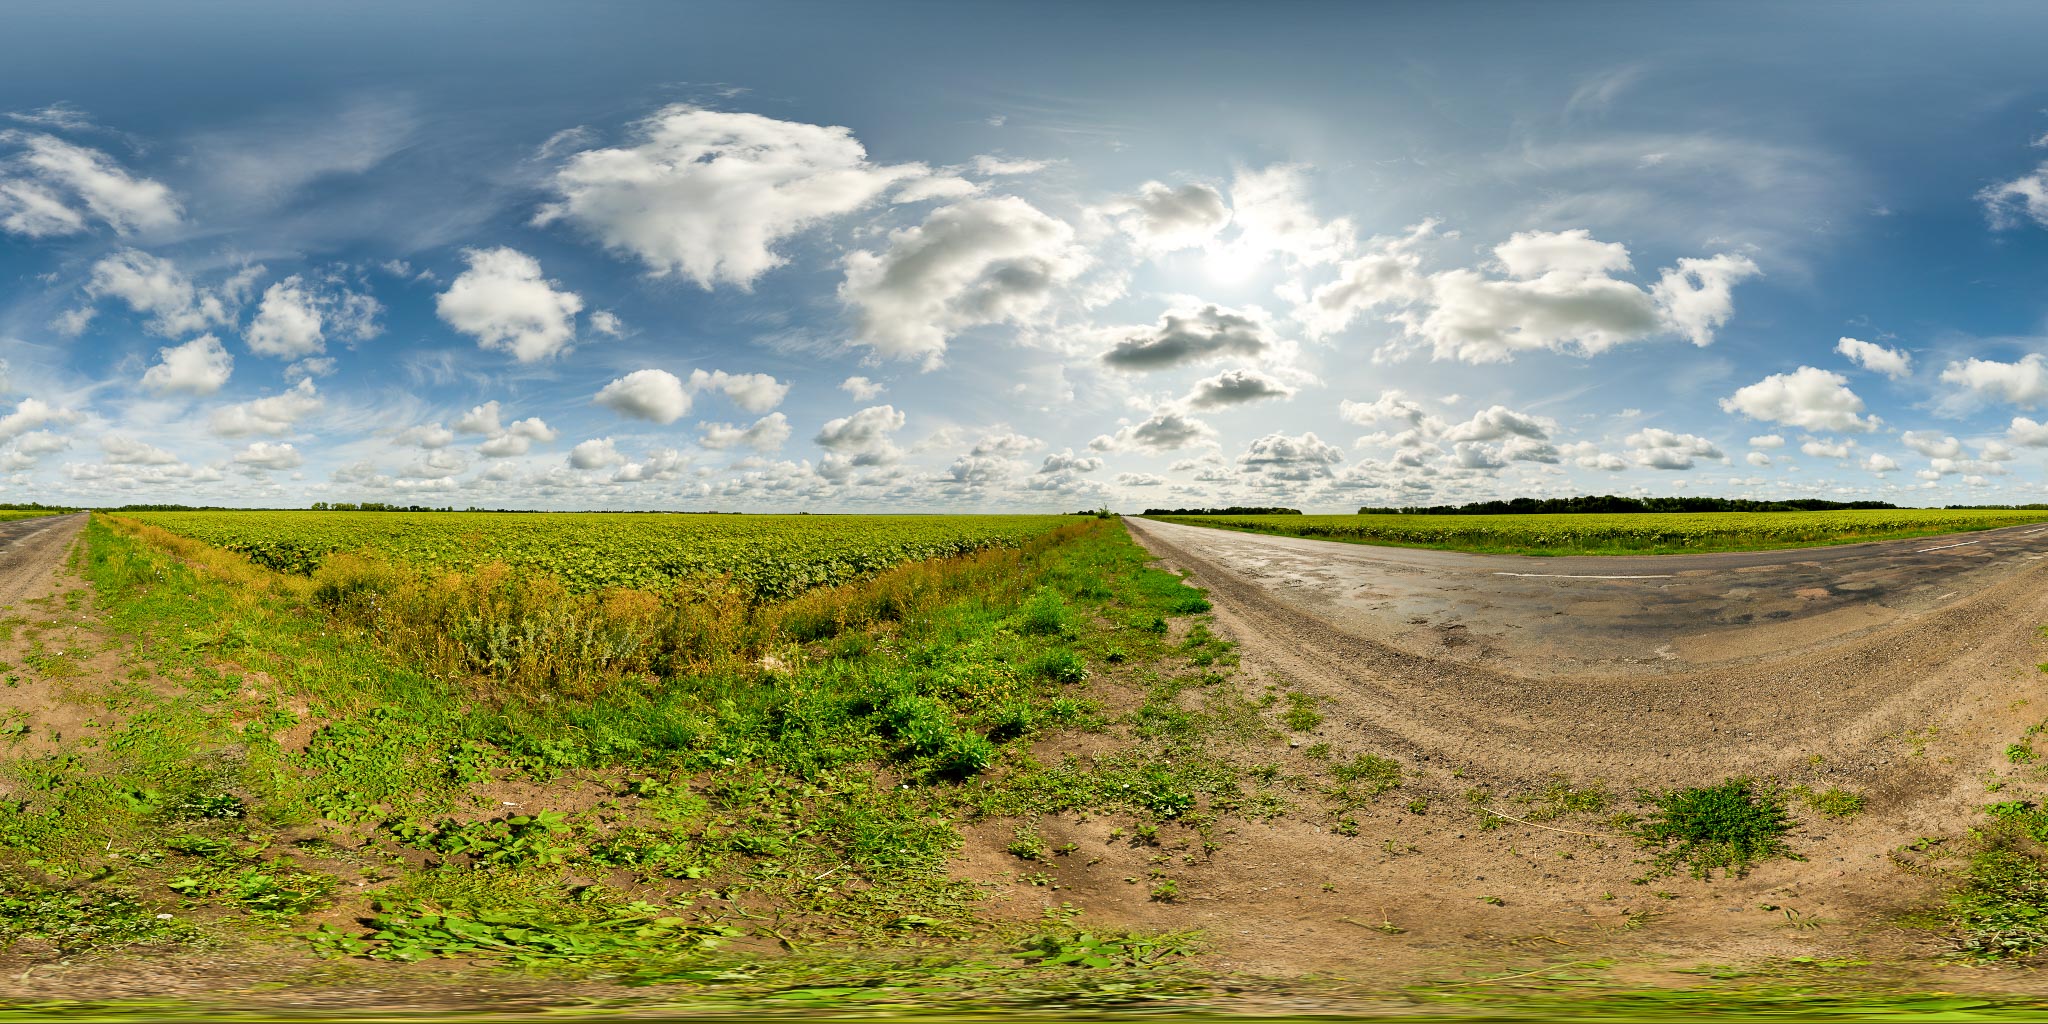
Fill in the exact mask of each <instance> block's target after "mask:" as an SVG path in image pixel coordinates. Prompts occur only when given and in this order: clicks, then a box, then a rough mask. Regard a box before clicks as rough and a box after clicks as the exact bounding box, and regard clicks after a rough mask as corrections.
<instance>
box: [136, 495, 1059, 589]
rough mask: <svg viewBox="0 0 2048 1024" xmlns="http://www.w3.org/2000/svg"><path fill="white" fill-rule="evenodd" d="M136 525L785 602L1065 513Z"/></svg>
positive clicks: (428, 517) (259, 558) (491, 515)
mask: <svg viewBox="0 0 2048 1024" xmlns="http://www.w3.org/2000/svg"><path fill="white" fill-rule="evenodd" d="M127 515H128V516H129V517H130V518H133V519H136V520H139V521H141V522H145V523H149V524H151V525H154V526H158V527H161V528H163V529H166V530H169V531H171V532H173V533H177V534H182V535H184V536H187V537H191V538H193V539H194V540H199V541H204V542H205V543H208V544H212V545H215V546H217V547H222V548H226V549H228V550H230V551H235V552H238V553H240V554H243V555H245V556H247V557H248V558H249V559H251V560H252V561H255V562H257V563H259V564H261V565H264V566H268V567H269V568H272V569H275V570H278V571H280V572H288V573H300V574H310V573H312V572H313V571H314V570H316V569H317V568H318V567H319V566H320V564H321V562H322V560H324V559H326V558H327V557H328V556H329V555H332V554H334V553H335V552H352V553H363V554H369V555H373V556H376V557H380V558H382V559H385V560H387V561H391V562H396V563H400V564H403V565H408V566H411V567H414V568H416V569H421V570H426V571H437V572H468V571H471V570H474V569H477V568H479V567H481V566H485V565H489V564H492V563H500V562H502V563H504V564H506V565H509V566H511V567H512V568H513V569H514V570H517V571H521V572H528V573H543V574H546V575H549V576H553V577H555V578H556V579H558V580H560V581H561V582H562V583H563V584H564V585H565V586H567V587H568V588H569V589H571V590H574V591H578V592H585V591H592V590H601V589H606V588H611V587H630V588H634V589H639V590H655V591H662V590H668V589H671V588H673V587H675V586H676V585H677V584H680V583H684V582H688V581H697V580H709V579H726V580H729V581H730V582H732V583H733V584H735V585H737V586H739V587H741V588H742V589H744V590H746V591H747V592H749V593H751V594H752V595H754V596H755V597H756V598H757V599H762V600H777V599H781V598H786V597H790V596H793V595H795V594H798V593H801V592H803V591H805V590H808V589H810V588H812V587H817V586H827V585H832V584H838V583H844V582H847V581H850V580H854V579H859V578H861V577H864V576H867V575H871V574H873V573H875V572H879V571H881V570H883V569H886V568H889V567H890V566H893V565H897V564H900V563H903V562H909V561H918V560H922V559H927V558H939V557H944V556H948V555H958V554H965V553H968V552H971V551H977V550H981V549H984V548H990V547H1010V546H1016V545H1018V544H1022V543H1023V542H1025V541H1027V540H1029V539H1031V538H1032V537H1036V536H1038V535H1040V534H1043V533H1046V532H1048V531H1050V530H1052V529H1053V528H1055V527H1057V526H1059V525H1061V524H1062V523H1066V522H1071V521H1072V520H1071V519H1067V518H1065V517H1061V516H803V515H762V516H754V515H748V516H736V515H685V514H668V513H618V514H608V513H496V512H429V513H403V512H232V511H229V512H139V513H127Z"/></svg>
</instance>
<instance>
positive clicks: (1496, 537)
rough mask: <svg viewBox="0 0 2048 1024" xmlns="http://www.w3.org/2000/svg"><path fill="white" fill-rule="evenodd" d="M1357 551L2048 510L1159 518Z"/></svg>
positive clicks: (1711, 543)
mask: <svg viewBox="0 0 2048 1024" xmlns="http://www.w3.org/2000/svg"><path fill="white" fill-rule="evenodd" d="M1152 518H1156V519H1159V520H1160V521H1162V522H1169V523H1186V524H1188V525H1191V526H1211V527H1218V528H1221V529H1226V530H1242V531H1245V532H1248V533H1271V534H1278V535H1281V536H1287V537H1312V538H1315V539H1317V540H1340V541H1348V542H1350V543H1354V544H1391V545H1396V546H1401V547H1419V548H1443V549H1447V550H1452V551H1476V552H1488V553H1501V554H1523V555H1610V554H1625V555H1659V554H1680V553H1685V552H1700V551H1760V550H1765V549H1769V548H1797V547H1815V546H1819V545H1826V544H1853V543H1856V542H1858V541H1867V540H1884V539H1887V538H1894V537H1925V536H1929V535H1933V534H1943V533H1960V532H1963V531H1967V530H1990V529H1996V528H1998V527H2001V526H2018V525H2022V524H2025V523H2038V522H2048V511H2006V510H1975V509H1964V510H1954V511H1950V510H1944V509H1882V510H1861V509H1858V510H1853V511H1841V512H1694V513H1682V512H1659V513H1628V514H1620V515H1597V514H1596V515H1500V516H1429V515H1339V516H1156V517H1152Z"/></svg>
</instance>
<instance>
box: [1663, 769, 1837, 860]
mask: <svg viewBox="0 0 2048 1024" xmlns="http://www.w3.org/2000/svg"><path fill="white" fill-rule="evenodd" d="M1651 802H1652V803H1653V804H1655V805H1656V810H1655V811H1653V812H1651V814H1650V815H1649V817H1647V818H1646V819H1644V820H1643V821H1642V822H1641V823H1640V824H1639V825H1638V826H1637V827H1636V837H1637V838H1638V839H1639V840H1641V841H1642V843H1643V845H1644V846H1646V847H1649V848H1651V849H1653V850H1655V851H1656V853H1655V855H1654V856H1653V857H1652V858H1651V863H1652V864H1653V865H1654V866H1655V868H1656V869H1657V870H1658V871H1659V872H1661V873H1665V874H1669V873H1672V872H1675V871H1676V870H1677V869H1678V868H1679V866H1681V865H1683V866H1685V867H1687V868H1689V869H1690V870H1691V872H1692V875H1693V877H1695V878H1702V879H1704V878H1709V877H1712V875H1713V873H1714V871H1715V870H1716V869H1719V870H1720V871H1721V872H1722V873H1723V874H1726V875H1731V876H1734V877H1738V878H1739V877H1741V876H1743V875H1746V874H1748V873H1749V869H1750V868H1751V867H1753V866H1755V865H1756V864H1757V863H1758V862H1760V861H1765V860H1769V859H1771V858H1773V857H1786V858H1790V859H1792V860H1803V859H1804V858H1802V857H1800V856H1799V855H1798V854H1797V853H1794V852H1793V850H1792V847H1791V846H1790V845H1789V844H1788V843H1786V841H1785V837H1786V836H1787V835H1789V834H1791V832H1792V829H1793V827H1794V825H1795V822H1794V821H1793V820H1792V815H1791V814H1790V812H1789V811H1787V809H1786V806H1785V795H1784V794H1783V793H1781V792H1779V791H1778V790H1776V789H1773V788H1770V787H1767V786H1764V785H1760V784H1759V783H1757V782H1756V781H1755V780H1754V779H1745V778H1733V779H1729V780H1728V781H1726V782H1723V783H1720V784H1719V785H1714V786H1700V787H1695V788H1692V789H1679V790H1672V791H1670V792H1667V793H1663V794H1660V795H1658V796H1656V797H1655V798H1653V800H1652V801H1651Z"/></svg>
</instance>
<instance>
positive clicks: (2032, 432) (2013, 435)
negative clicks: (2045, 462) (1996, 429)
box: [2005, 416, 2048, 448]
mask: <svg viewBox="0 0 2048 1024" xmlns="http://www.w3.org/2000/svg"><path fill="white" fill-rule="evenodd" d="M2005 439H2006V440H2008V441H2011V442H2012V443H2014V444H2016V445H2022V446H2024V447H2027V448H2048V423H2037V422H2035V421H2034V420H2031V419H2028V418H2027V417H2025V416H2015V417H2013V419H2012V425H2011V426H2009V427H2007V428H2006V429H2005Z"/></svg>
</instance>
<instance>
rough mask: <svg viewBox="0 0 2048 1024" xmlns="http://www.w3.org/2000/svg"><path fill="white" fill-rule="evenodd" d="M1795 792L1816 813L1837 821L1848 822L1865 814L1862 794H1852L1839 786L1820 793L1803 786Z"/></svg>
mask: <svg viewBox="0 0 2048 1024" xmlns="http://www.w3.org/2000/svg"><path fill="white" fill-rule="evenodd" d="M1793 792H1794V793H1795V794H1796V795H1797V796H1798V797H1799V799H1800V800H1801V801H1802V802H1804V803H1805V804H1806V806H1808V807H1811V808H1813V809H1814V811H1815V812H1816V813H1819V814H1822V815H1825V816H1827V817H1830V818H1833V819H1835V820H1836V821H1848V820H1849V819H1850V818H1853V817H1855V816H1857V815H1858V814H1861V813H1863V803H1864V802H1863V796H1862V794H1860V793H1851V792H1849V791H1848V790H1846V789H1843V788H1841V787H1839V786H1830V787H1828V788H1827V789H1824V790H1821V791H1819V792H1814V791H1813V790H1811V789H1809V788H1807V787H1805V786H1801V787H1799V788H1798V789H1796V790H1793Z"/></svg>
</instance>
